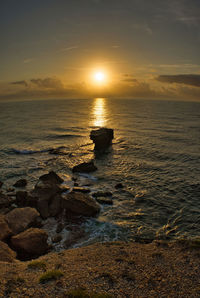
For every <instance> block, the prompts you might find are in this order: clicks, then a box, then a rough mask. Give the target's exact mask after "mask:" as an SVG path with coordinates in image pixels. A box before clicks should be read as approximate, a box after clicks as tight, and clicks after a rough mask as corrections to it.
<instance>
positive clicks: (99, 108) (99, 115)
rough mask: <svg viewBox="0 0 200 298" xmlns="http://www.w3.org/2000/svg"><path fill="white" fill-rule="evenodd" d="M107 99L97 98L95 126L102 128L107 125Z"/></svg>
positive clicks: (93, 111)
mask: <svg viewBox="0 0 200 298" xmlns="http://www.w3.org/2000/svg"><path fill="white" fill-rule="evenodd" d="M105 106H106V105H105V98H95V99H94V104H93V109H92V115H93V126H98V127H102V126H105V124H106V121H107V120H106V107H105Z"/></svg>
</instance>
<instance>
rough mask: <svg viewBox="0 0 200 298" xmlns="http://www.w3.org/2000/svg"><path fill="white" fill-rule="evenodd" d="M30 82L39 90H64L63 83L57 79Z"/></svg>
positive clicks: (32, 80)
mask: <svg viewBox="0 0 200 298" xmlns="http://www.w3.org/2000/svg"><path fill="white" fill-rule="evenodd" d="M30 82H31V83H32V84H34V85H36V86H37V87H39V88H44V89H63V83H62V81H61V80H59V79H57V78H45V79H31V80H30Z"/></svg>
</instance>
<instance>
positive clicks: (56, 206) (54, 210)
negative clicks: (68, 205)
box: [49, 195, 62, 216]
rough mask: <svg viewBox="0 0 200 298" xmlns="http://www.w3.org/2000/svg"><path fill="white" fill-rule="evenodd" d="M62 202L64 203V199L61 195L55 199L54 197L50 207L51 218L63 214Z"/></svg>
mask: <svg viewBox="0 0 200 298" xmlns="http://www.w3.org/2000/svg"><path fill="white" fill-rule="evenodd" d="M61 201H62V198H61V196H60V195H56V196H55V197H53V199H52V201H51V203H50V205H49V214H50V216H56V215H58V214H60V213H61V211H62V207H61Z"/></svg>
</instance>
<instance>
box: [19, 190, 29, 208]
mask: <svg viewBox="0 0 200 298" xmlns="http://www.w3.org/2000/svg"><path fill="white" fill-rule="evenodd" d="M27 197H28V193H27V191H17V192H16V204H17V206H19V207H25V206H27Z"/></svg>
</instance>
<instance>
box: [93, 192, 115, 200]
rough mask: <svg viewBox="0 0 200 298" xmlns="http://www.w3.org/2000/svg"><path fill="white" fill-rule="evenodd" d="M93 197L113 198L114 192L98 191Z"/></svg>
mask: <svg viewBox="0 0 200 298" xmlns="http://www.w3.org/2000/svg"><path fill="white" fill-rule="evenodd" d="M92 195H93V197H95V198H100V197H111V196H112V192H110V191H97V192H95V193H93V194H92Z"/></svg>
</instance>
